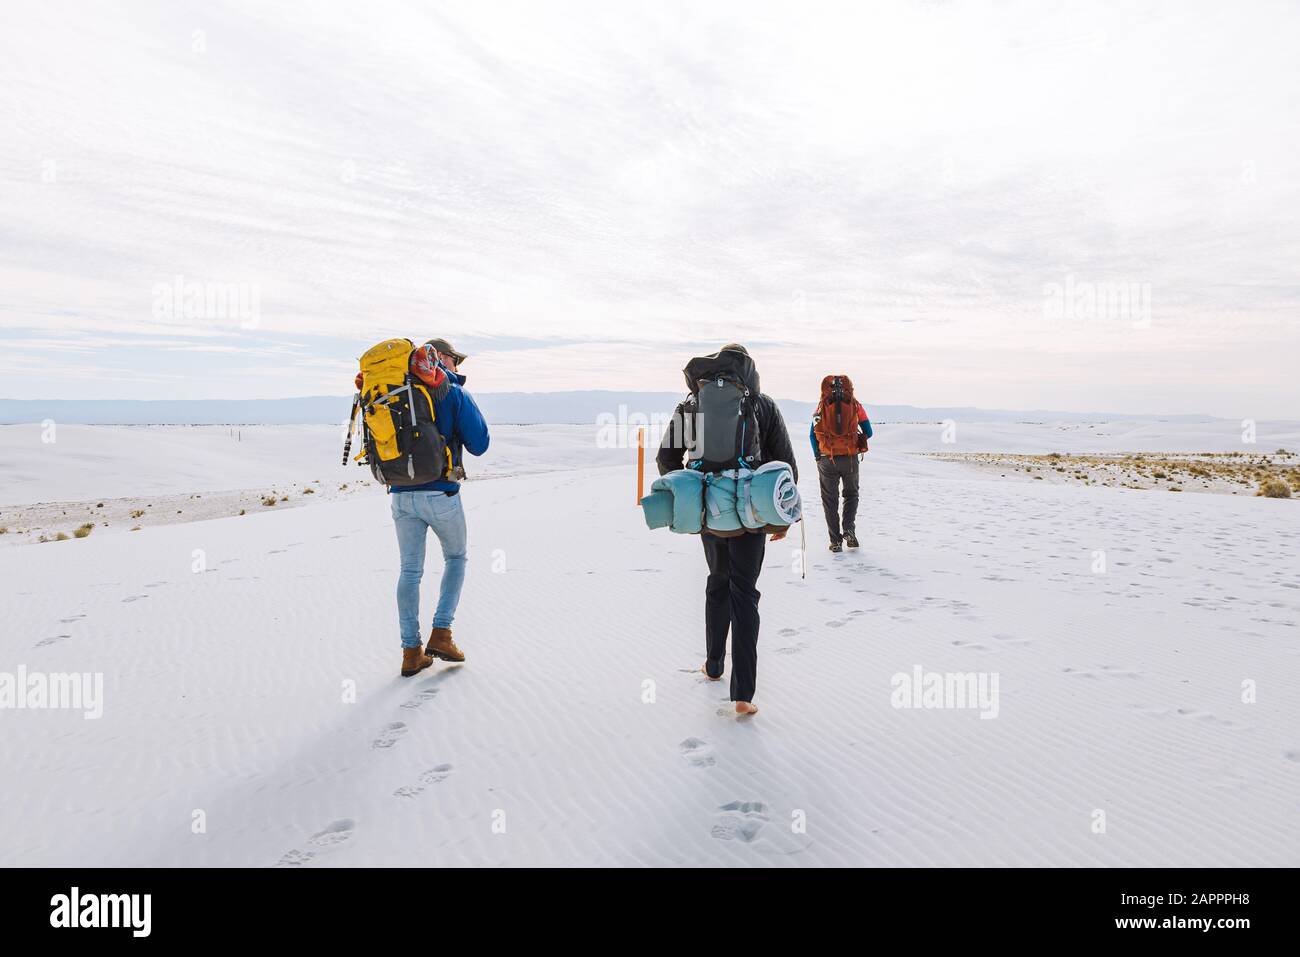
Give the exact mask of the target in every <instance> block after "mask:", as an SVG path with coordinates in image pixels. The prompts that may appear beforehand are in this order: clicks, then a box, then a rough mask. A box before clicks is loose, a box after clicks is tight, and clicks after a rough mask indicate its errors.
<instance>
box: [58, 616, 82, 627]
mask: <svg viewBox="0 0 1300 957" xmlns="http://www.w3.org/2000/svg"><path fill="white" fill-rule="evenodd" d="M85 617H86V616H85V615H73V616H72V617H71V618H60V619H59V624H60V625H70V624H72V623H73V622H74V621H80V620H81V619H83V618H85Z"/></svg>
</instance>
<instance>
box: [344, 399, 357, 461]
mask: <svg viewBox="0 0 1300 957" xmlns="http://www.w3.org/2000/svg"><path fill="white" fill-rule="evenodd" d="M360 404H361V393H360V392H358V393H357V394H356V395H354V396H353V397H352V414H351V415H349V416H348V437H347V439H346V441H344V443H343V464H344V465H347V464H348V456H349V455H351V454H352V433H353V431H354V429H355V427H356V423H357V406H358V405H360Z"/></svg>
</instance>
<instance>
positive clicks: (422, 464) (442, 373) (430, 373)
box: [343, 339, 489, 678]
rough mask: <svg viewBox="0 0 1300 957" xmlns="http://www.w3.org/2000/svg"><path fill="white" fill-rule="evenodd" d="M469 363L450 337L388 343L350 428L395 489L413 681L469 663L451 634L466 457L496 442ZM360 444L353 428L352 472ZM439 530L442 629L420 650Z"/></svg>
mask: <svg viewBox="0 0 1300 957" xmlns="http://www.w3.org/2000/svg"><path fill="white" fill-rule="evenodd" d="M467 358H468V356H466V355H465V354H464V353H463V352H457V351H456V350H455V349H454V348H453V347H452V345H451V343H449V342H448V341H447V340H446V339H430V340H429V341H428V342H426V343H424V345H422V346H419V347H416V346H415V345H414V343H412V342H411V340H409V339H388V340H386V341H384V342H381V343H379V344H378V345H376V346H374V347H373V348H372V349H370V350H368V351H367V352H366V354H365V355H363V356H362V357H361V371H360V372H359V373H357V378H356V386H357V394H356V396H355V398H354V399H353V401H352V419H351V421H352V423H353V424H357V425H359V428H360V434H361V437H362V445H363V448H362V451H361V453H360V454H359V455H358V456H357V459H358V461H359V462H361V463H363V464H366V465H369V466H370V471H371V472H372V473H373V474H374V476H375V480H376V481H378V482H380V483H382V484H383V485H385V486H387V488H388V492H389V494H390V495H391V498H392V514H393V524H394V525H395V526H396V529H397V548H398V554H399V555H400V559H401V571H400V573H399V574H398V578H397V618H398V625H399V627H400V629H401V638H402V677H404V678H409V677H410V676H411V675H415V674H418V673H419V672H421V671H423V670H424V669H425V668H428V667H429V666H430V665H432V664H433V661H434V659H435V658H440V659H442V660H443V661H464V660H465V655H464V654H463V653H462V652H461V650H460V648H458V647H457V646H456V643H455V642H454V641H453V640H452V637H451V625H452V620H453V619H454V618H455V615H456V606H457V605H458V604H459V602H460V592H461V587H462V585H464V582H465V564H466V556H467V552H468V540H467V536H466V531H465V511H464V506H463V504H462V502H461V497H460V490H461V489H460V480H461V479H463V478H464V477H465V469H464V466H463V465H462V461H461V460H462V456H463V454H464V453H465V452H466V451H468V452H469V453H470V454H471V455H482V454H483V453H484V452H486V451H487V448H488V439H489V437H488V427H487V423H486V422H485V421H484V419H483V413H482V412H480V411H479V408H478V405H477V404H476V403H475V402H474V399H473V397H472V396H471V395H470V394H469V392H468V391H466V389H465V377H464V376H463V375H461V374H460V372H459V367H460V364H461V363H463V362H464V361H465V360H466V359H467ZM351 446H352V428H351V426H349V429H348V437H347V443H346V445H345V446H344V451H343V461H344V464H345V465H346V464H347V459H348V455H349V453H350V450H351ZM430 530H432V531H433V534H434V535H436V536H437V538H438V542H439V544H440V545H441V546H442V559H443V569H442V581H441V583H440V585H439V588H438V607H437V610H436V611H435V612H434V615H433V630H432V632H431V633H430V635H429V641H428V644H427V645H425V646H424V647H421V644H422V643H421V639H420V580H421V579H422V578H423V577H424V554H425V543H426V541H427V539H428V532H429V531H430Z"/></svg>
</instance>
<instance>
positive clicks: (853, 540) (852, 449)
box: [808, 375, 871, 552]
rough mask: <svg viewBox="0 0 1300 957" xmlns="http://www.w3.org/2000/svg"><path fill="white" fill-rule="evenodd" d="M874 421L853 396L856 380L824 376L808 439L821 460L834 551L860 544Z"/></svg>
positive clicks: (820, 473)
mask: <svg viewBox="0 0 1300 957" xmlns="http://www.w3.org/2000/svg"><path fill="white" fill-rule="evenodd" d="M869 438H871V420H870V419H869V418H867V410H866V409H864V408H863V407H862V403H861V402H859V401H858V400H857V399H855V398H854V397H853V383H852V382H851V381H850V380H849V377H848V376H846V375H828V376H827V377H826V378H824V379H822V393H821V399H820V401H818V403H817V411H816V412H815V413H814V414H813V420H812V426H811V427H810V428H809V429H808V440H809V441H810V442H812V450H813V458H814V459H816V460H817V481H818V483H819V484H820V485H821V493H822V510H823V511H824V512H825V513H826V530H827V531H828V532H830V536H831V551H833V552H839V551H843V549H844V545H847V546H849V548H857V547H858V534H857V518H858V462H859V459H860V456H861V454H862V453H864V452H866V451H867V439H869ZM841 481H842V482H843V483H844V522H843V525H841V524H840V514H839V511H840V482H841Z"/></svg>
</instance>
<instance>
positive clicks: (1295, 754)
mask: <svg viewBox="0 0 1300 957" xmlns="http://www.w3.org/2000/svg"><path fill="white" fill-rule="evenodd" d="M1282 757H1284V758H1286V759H1287V760H1288V761H1294V762H1295V763H1297V764H1300V750H1297V751H1283V752H1282Z"/></svg>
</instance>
